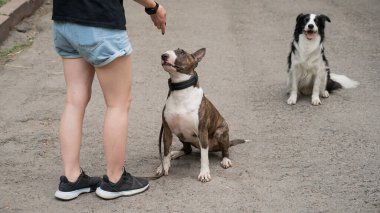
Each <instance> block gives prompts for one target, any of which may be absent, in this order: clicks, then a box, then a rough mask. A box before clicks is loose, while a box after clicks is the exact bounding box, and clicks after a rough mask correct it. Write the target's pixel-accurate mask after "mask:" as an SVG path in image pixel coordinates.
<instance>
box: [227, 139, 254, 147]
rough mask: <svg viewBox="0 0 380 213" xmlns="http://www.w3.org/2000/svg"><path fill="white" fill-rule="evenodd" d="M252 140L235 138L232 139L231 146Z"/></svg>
mask: <svg viewBox="0 0 380 213" xmlns="http://www.w3.org/2000/svg"><path fill="white" fill-rule="evenodd" d="M249 141H250V140H244V139H234V140H232V141H230V146H236V145H238V144H241V143H245V142H249Z"/></svg>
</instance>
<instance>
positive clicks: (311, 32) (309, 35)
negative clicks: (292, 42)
mask: <svg viewBox="0 0 380 213" xmlns="http://www.w3.org/2000/svg"><path fill="white" fill-rule="evenodd" d="M304 34H305V36H306V38H307V39H308V40H312V39H313V38H315V35H316V34H317V32H315V31H314V30H307V31H304Z"/></svg>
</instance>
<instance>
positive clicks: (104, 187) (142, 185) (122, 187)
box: [96, 169, 149, 199]
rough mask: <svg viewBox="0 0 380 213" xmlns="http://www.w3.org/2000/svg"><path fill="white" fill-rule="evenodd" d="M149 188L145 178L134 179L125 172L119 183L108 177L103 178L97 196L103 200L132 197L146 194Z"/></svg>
mask: <svg viewBox="0 0 380 213" xmlns="http://www.w3.org/2000/svg"><path fill="white" fill-rule="evenodd" d="M148 188H149V182H148V180H146V179H145V178H141V177H134V176H132V175H131V174H129V173H128V172H126V171H125V169H124V172H123V174H122V175H121V178H120V180H119V181H118V182H117V183H112V182H111V181H109V179H108V176H107V175H104V176H103V181H102V183H101V184H100V186H99V187H98V188H97V189H96V194H97V195H98V196H99V197H101V198H103V199H114V198H117V197H121V196H132V195H135V194H138V193H141V192H144V191H145V190H147V189H148Z"/></svg>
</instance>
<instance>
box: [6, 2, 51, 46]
mask: <svg viewBox="0 0 380 213" xmlns="http://www.w3.org/2000/svg"><path fill="white" fill-rule="evenodd" d="M44 2H45V0H11V1H10V2H7V3H6V4H5V5H3V6H2V7H0V44H1V43H2V42H3V41H4V40H5V39H6V38H7V37H8V35H9V32H10V31H11V30H12V28H13V27H14V26H16V25H17V24H18V23H20V21H22V20H23V19H24V18H25V17H27V16H30V15H32V14H33V13H34V11H36V10H37V9H38V8H39V7H40V6H41V5H42V4H43V3H44Z"/></svg>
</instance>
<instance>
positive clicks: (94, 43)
mask: <svg viewBox="0 0 380 213" xmlns="http://www.w3.org/2000/svg"><path fill="white" fill-rule="evenodd" d="M53 32H54V46H55V50H56V51H57V53H58V54H59V55H60V56H61V57H62V58H84V60H86V61H87V62H88V63H90V64H92V65H93V66H94V67H102V66H104V65H107V64H108V63H110V62H112V61H113V60H114V59H116V58H117V57H120V56H124V55H129V54H131V53H132V45H131V43H130V42H129V39H128V34H127V31H126V30H118V29H109V28H101V27H90V26H85V25H79V24H75V23H71V22H60V21H55V22H54V24H53Z"/></svg>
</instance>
